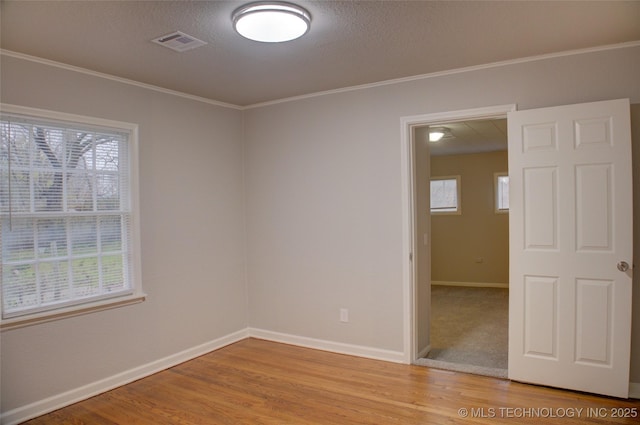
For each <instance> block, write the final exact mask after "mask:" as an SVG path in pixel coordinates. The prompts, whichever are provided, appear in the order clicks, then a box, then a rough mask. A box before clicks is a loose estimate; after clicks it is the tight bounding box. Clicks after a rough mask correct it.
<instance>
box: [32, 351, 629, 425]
mask: <svg viewBox="0 0 640 425" xmlns="http://www.w3.org/2000/svg"><path fill="white" fill-rule="evenodd" d="M624 409H627V410H624ZM616 414H618V416H624V415H625V414H626V415H627V417H614V415H616ZM634 414H635V416H634ZM639 416H640V401H638V400H619V399H613V398H607V397H598V396H594V395H590V394H583V393H577V392H572V391H563V390H558V389H552V388H546V387H541V386H534V385H527V384H521V383H517V382H510V381H507V380H501V379H496V378H488V377H482V376H474V375H468V374H463V373H455V372H449V371H440V370H436V369H429V368H426V367H422V366H410V365H400V364H395V363H389V362H384V361H378V360H370V359H363V358H358V357H352V356H346V355H340V354H334V353H328V352H324V351H318V350H312V349H308V348H302V347H296V346H291V345H286V344H279V343H274V342H268V341H263V340H258V339H246V340H243V341H240V342H238V343H236V344H232V345H230V346H227V347H225V348H222V349H220V350H217V351H214V352H212V353H209V354H207V355H204V356H202V357H199V358H197V359H194V360H192V361H189V362H186V363H183V364H180V365H178V366H176V367H173V368H171V369H168V370H166V371H163V372H160V373H157V374H155V375H152V376H149V377H147V378H144V379H141V380H139V381H136V382H133V383H131V384H129V385H125V386H123V387H120V388H117V389H114V390H112V391H109V392H107V393H104V394H101V395H99V396H96V397H93V398H91V399H89V400H86V401H83V402H80V403H77V404H74V405H72V406H69V407H66V408H64V409H61V410H58V411H56V412H53V413H50V414H48V415H44V416H42V417H40V418H36V419H34V420H31V421H29V422H27V424H29V425H39V424H53V425H56V424H105V425H107V424H108V425H112V424H127V425H128V424H141V425H146V424H153V425H157V424H158V425H163V424H171V425H173V424H177V425H191V424H198V425H209V424H234V425H235V424H252V425H253V424H264V425H285V424H292V425H293V424H295V425H318V424H322V425H324V424H338V425H352V424H353V425H378V424H385V425H386V424H401V425H405V424H407V425H412V424H416V425H417V424H420V425H424V424H463V423H464V424H482V425H487V424H514V423H531V424H540V423H543V424H559V425H560V424H562V425H573V424H585V423H586V424H637V423H639V422H640V418H639Z"/></svg>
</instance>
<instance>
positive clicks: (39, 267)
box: [0, 116, 131, 317]
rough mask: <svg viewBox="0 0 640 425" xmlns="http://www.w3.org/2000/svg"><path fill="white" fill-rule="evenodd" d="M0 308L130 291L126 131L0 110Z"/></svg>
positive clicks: (26, 308) (47, 305) (17, 311)
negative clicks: (42, 119)
mask: <svg viewBox="0 0 640 425" xmlns="http://www.w3.org/2000/svg"><path fill="white" fill-rule="evenodd" d="M0 126H1V129H0V130H1V137H2V141H1V146H0V212H1V214H2V219H1V221H0V226H1V241H2V311H3V316H4V317H12V316H16V315H21V314H25V313H31V312H36V311H41V310H47V309H51V308H57V307H60V306H67V305H74V304H78V303H83V302H86V301H87V300H94V299H99V298H104V297H109V296H113V294H121V293H123V292H130V290H131V283H130V279H129V271H128V261H129V260H128V256H129V253H128V251H129V248H128V244H129V241H128V239H129V238H128V234H129V222H130V206H129V201H128V199H129V182H128V176H129V172H128V167H129V165H128V160H129V159H128V139H127V137H128V135H127V134H126V133H119V132H115V131H114V132H111V131H109V130H104V129H96V128H91V127H84V126H82V125H74V124H69V123H63V122H62V123H60V122H58V123H56V122H46V121H42V122H39V121H38V120H32V119H30V118H28V117H20V116H12V117H5V116H3V117H2V120H1V121H0Z"/></svg>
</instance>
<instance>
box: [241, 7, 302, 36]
mask: <svg viewBox="0 0 640 425" xmlns="http://www.w3.org/2000/svg"><path fill="white" fill-rule="evenodd" d="M231 19H232V21H233V27H234V29H235V30H236V31H237V32H238V34H240V35H241V36H243V37H245V38H248V39H250V40H254V41H261V42H264V43H280V42H283V41H290V40H295V39H296V38H298V37H301V36H303V35H304V34H306V33H307V31H309V26H310V25H311V15H310V14H309V12H308V11H306V10H305V9H303V8H301V7H300V6H297V5H295V4H291V3H285V2H278V1H275V2H257V3H249V4H246V5H244V6H242V7H239V8H238V9H236V10H235V11H234V12H233V15H232V17H231Z"/></svg>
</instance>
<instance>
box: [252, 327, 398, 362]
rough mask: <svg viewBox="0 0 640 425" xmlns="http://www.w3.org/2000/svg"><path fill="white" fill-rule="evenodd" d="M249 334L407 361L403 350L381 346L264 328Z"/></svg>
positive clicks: (269, 339)
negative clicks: (349, 342)
mask: <svg viewBox="0 0 640 425" xmlns="http://www.w3.org/2000/svg"><path fill="white" fill-rule="evenodd" d="M249 335H250V336H251V337H253V338H258V339H265V340H267V341H273V342H282V343H285V344H291V345H297V346H300V347H306V348H314V349H316V350H322V351H330V352H332V353H339V354H347V355H350V356H357V357H365V358H368V359H375V360H384V361H388V362H394V363H405V362H406V359H405V354H404V353H403V352H401V351H392V350H383V349H380V348H373V347H366V346H362V345H353V344H345V343H342V342H334V341H326V340H322V339H315V338H309V337H305V336H298V335H291V334H285V333H280V332H273V331H267V330H264V329H256V328H249Z"/></svg>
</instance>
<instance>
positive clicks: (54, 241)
mask: <svg viewBox="0 0 640 425" xmlns="http://www.w3.org/2000/svg"><path fill="white" fill-rule="evenodd" d="M37 223H38V224H37V225H38V258H47V257H65V256H67V254H68V252H67V222H66V220H65V219H64V218H54V219H43V220H38V221H37Z"/></svg>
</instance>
